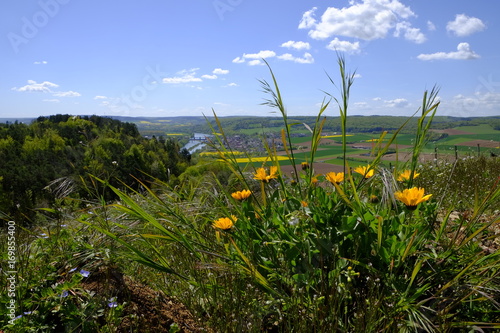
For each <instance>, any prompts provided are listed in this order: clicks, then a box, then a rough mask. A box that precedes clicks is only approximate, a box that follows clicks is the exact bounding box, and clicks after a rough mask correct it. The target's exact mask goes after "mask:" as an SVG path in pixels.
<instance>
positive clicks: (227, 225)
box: [213, 215, 238, 230]
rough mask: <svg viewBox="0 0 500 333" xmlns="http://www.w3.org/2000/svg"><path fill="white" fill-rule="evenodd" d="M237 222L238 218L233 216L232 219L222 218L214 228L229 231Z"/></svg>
mask: <svg viewBox="0 0 500 333" xmlns="http://www.w3.org/2000/svg"><path fill="white" fill-rule="evenodd" d="M237 220H238V218H237V217H236V216H234V215H231V218H229V217H221V218H220V219H218V220H215V221H214V224H213V227H214V228H218V229H222V230H229V229H231V228H232V227H233V225H234V223H235V222H236V221H237Z"/></svg>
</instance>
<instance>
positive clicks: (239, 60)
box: [233, 57, 245, 64]
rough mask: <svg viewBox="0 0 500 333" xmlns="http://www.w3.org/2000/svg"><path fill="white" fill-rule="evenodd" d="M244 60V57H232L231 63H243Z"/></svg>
mask: <svg viewBox="0 0 500 333" xmlns="http://www.w3.org/2000/svg"><path fill="white" fill-rule="evenodd" d="M244 62H245V59H243V58H241V57H236V58H234V59H233V63H235V64H241V63H244Z"/></svg>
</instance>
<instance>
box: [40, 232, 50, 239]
mask: <svg viewBox="0 0 500 333" xmlns="http://www.w3.org/2000/svg"><path fill="white" fill-rule="evenodd" d="M40 237H42V238H49V236H47V234H46V233H41V234H40Z"/></svg>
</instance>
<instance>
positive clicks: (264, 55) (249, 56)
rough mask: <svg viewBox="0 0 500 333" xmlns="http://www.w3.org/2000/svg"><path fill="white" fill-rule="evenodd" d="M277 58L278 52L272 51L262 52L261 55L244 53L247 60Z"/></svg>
mask: <svg viewBox="0 0 500 333" xmlns="http://www.w3.org/2000/svg"><path fill="white" fill-rule="evenodd" d="M275 56H276V52H274V51H270V50H265V51H260V52H259V53H248V54H247V53H244V54H243V58H245V59H265V58H272V57H275Z"/></svg>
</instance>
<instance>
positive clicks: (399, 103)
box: [384, 98, 409, 108]
mask: <svg viewBox="0 0 500 333" xmlns="http://www.w3.org/2000/svg"><path fill="white" fill-rule="evenodd" d="M384 104H385V105H386V106H388V107H391V108H404V107H405V106H408V104H409V103H408V100H406V99H404V98H396V99H392V100H388V101H384Z"/></svg>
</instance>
